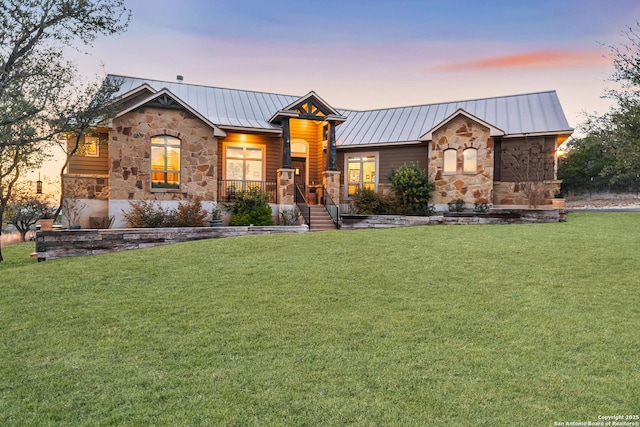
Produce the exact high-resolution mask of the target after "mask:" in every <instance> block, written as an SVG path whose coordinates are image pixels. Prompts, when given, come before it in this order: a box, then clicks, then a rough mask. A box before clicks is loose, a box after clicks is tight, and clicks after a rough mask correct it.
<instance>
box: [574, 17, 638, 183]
mask: <svg viewBox="0 0 640 427" xmlns="http://www.w3.org/2000/svg"><path fill="white" fill-rule="evenodd" d="M639 31H640V23H638V22H636V25H635V27H627V29H626V31H625V32H624V34H625V36H626V38H627V41H626V42H625V43H621V44H620V45H619V46H611V57H612V59H613V66H614V71H613V73H612V74H611V76H610V78H609V80H610V81H612V82H614V83H615V84H616V86H617V87H616V88H614V89H610V90H608V91H607V92H606V93H605V94H604V96H605V97H608V98H611V99H613V100H615V101H616V104H617V105H615V106H614V107H612V108H611V109H610V110H609V111H608V112H607V113H605V114H603V115H601V116H598V115H589V116H587V120H586V122H585V123H584V124H583V125H582V126H581V128H582V130H583V131H584V132H585V133H586V134H587V135H588V137H589V138H591V139H592V140H595V141H598V142H599V143H600V145H601V150H602V152H603V153H606V157H608V158H609V159H610V162H606V164H605V165H604V166H603V168H602V170H601V171H600V175H602V176H606V177H609V178H610V179H611V181H612V182H618V181H625V180H633V179H637V177H638V176H640V33H639ZM589 144H590V142H589Z"/></svg>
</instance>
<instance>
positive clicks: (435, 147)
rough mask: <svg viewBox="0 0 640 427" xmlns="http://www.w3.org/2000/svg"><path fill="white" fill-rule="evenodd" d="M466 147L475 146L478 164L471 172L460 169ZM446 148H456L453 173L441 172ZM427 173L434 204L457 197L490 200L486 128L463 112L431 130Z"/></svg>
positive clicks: (490, 148)
mask: <svg viewBox="0 0 640 427" xmlns="http://www.w3.org/2000/svg"><path fill="white" fill-rule="evenodd" d="M466 148H475V149H476V150H478V168H477V172H475V173H463V172H462V156H463V151H464V150H465V149H466ZM447 149H454V150H456V152H457V173H455V174H445V173H444V171H443V153H444V151H445V150H447ZM428 170H429V177H430V180H431V181H433V182H434V183H435V189H434V191H433V200H432V202H433V203H435V204H438V205H439V204H446V203H451V202H455V201H456V200H458V199H462V200H464V202H465V203H466V204H469V205H473V204H474V203H491V201H492V200H493V195H492V190H493V139H492V138H490V136H489V129H488V128H487V127H485V126H483V125H481V124H480V123H477V122H475V121H473V120H471V119H469V118H468V117H466V116H462V115H461V116H457V117H455V118H454V119H452V120H451V121H450V122H448V123H447V124H446V125H444V126H442V127H441V128H440V129H438V130H437V131H436V132H434V134H433V140H432V141H431V143H430V144H429V167H428Z"/></svg>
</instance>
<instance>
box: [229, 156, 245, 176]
mask: <svg viewBox="0 0 640 427" xmlns="http://www.w3.org/2000/svg"><path fill="white" fill-rule="evenodd" d="M243 167H244V166H243V161H242V160H233V159H227V171H226V172H227V179H237V180H243V179H244V171H243Z"/></svg>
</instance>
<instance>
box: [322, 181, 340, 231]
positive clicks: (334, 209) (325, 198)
mask: <svg viewBox="0 0 640 427" xmlns="http://www.w3.org/2000/svg"><path fill="white" fill-rule="evenodd" d="M322 203H323V204H324V208H325V209H326V210H327V212H328V213H329V216H330V217H331V219H332V220H333V223H334V224H335V225H336V227H338V228H340V222H339V219H340V207H339V206H338V205H336V204H335V202H334V201H333V199H332V198H331V196H330V195H329V192H328V191H327V189H326V188H325V187H324V186H323V187H322Z"/></svg>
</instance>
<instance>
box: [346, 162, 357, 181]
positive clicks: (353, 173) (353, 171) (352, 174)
mask: <svg viewBox="0 0 640 427" xmlns="http://www.w3.org/2000/svg"><path fill="white" fill-rule="evenodd" d="M348 179H349V182H350V183H351V182H353V183H358V184H359V183H360V164H359V163H357V164H353V163H352V164H350V165H349V178H348Z"/></svg>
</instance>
